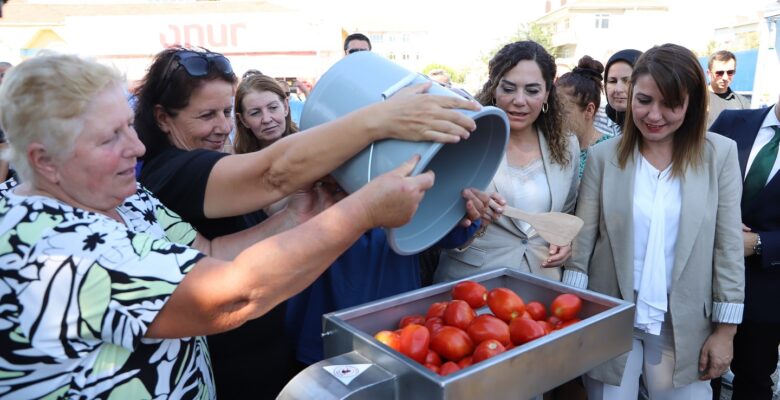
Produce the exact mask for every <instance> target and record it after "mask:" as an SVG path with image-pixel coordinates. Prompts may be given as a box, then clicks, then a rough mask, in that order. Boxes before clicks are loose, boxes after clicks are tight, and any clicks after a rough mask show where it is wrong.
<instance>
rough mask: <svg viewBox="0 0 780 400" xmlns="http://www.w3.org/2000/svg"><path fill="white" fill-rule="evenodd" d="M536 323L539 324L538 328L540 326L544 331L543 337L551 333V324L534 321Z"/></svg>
mask: <svg viewBox="0 0 780 400" xmlns="http://www.w3.org/2000/svg"><path fill="white" fill-rule="evenodd" d="M536 323H537V324H539V326H541V327H542V329H544V334H545V335H546V334H548V333H550V332H552V331H553V326H552V324H551V323H549V322H547V321H536Z"/></svg>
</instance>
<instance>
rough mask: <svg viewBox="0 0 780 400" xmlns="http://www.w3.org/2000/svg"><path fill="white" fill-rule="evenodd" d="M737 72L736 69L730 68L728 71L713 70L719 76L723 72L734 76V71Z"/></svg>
mask: <svg viewBox="0 0 780 400" xmlns="http://www.w3.org/2000/svg"><path fill="white" fill-rule="evenodd" d="M735 72H737V71H736V70H733V69H730V70H728V71H715V76H717V77H721V76H723V74H727V75H728V76H734V73H735Z"/></svg>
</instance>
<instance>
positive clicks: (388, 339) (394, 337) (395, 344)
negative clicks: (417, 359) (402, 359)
mask: <svg viewBox="0 0 780 400" xmlns="http://www.w3.org/2000/svg"><path fill="white" fill-rule="evenodd" d="M374 338H375V339H376V340H378V341H380V342H381V343H382V344H384V345H386V346H388V347H390V348H391V349H393V350H395V351H401V335H399V334H398V333H396V332H393V331H379V332H377V333H376V335H374Z"/></svg>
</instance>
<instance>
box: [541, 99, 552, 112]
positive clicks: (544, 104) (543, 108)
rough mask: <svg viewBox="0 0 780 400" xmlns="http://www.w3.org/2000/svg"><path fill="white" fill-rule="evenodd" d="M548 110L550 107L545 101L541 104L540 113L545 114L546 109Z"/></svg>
mask: <svg viewBox="0 0 780 400" xmlns="http://www.w3.org/2000/svg"><path fill="white" fill-rule="evenodd" d="M549 108H550V106H549V105H548V104H547V102H546V101H545V102H544V103H542V112H543V113H545V114H546V113H547V109H549Z"/></svg>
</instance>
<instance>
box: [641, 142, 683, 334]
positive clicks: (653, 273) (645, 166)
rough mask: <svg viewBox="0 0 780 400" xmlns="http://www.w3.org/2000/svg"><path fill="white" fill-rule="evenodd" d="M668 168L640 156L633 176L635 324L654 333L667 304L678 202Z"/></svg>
mask: <svg viewBox="0 0 780 400" xmlns="http://www.w3.org/2000/svg"><path fill="white" fill-rule="evenodd" d="M671 172H672V166H671V165H670V166H669V167H667V168H666V169H664V170H663V171H659V170H658V169H656V168H655V167H653V165H652V164H650V163H649V162H648V161H647V160H646V159H645V158H644V157H642V156H640V157H639V162H637V163H636V174H635V179H634V207H633V222H634V290H636V291H637V313H636V321H635V326H636V327H638V328H640V329H643V330H645V331H646V332H649V333H653V334H656V335H657V334H659V333H660V329H661V323H662V322H663V318H664V313H665V312H666V311H667V308H668V307H667V295H668V292H669V290H670V289H671V285H672V282H671V279H672V268H673V266H674V246H675V243H676V242H677V232H678V228H679V225H680V207H681V204H682V194H681V192H680V178H679V177H672V176H671Z"/></svg>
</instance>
